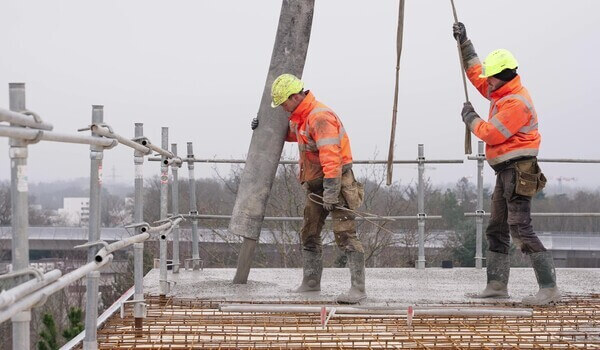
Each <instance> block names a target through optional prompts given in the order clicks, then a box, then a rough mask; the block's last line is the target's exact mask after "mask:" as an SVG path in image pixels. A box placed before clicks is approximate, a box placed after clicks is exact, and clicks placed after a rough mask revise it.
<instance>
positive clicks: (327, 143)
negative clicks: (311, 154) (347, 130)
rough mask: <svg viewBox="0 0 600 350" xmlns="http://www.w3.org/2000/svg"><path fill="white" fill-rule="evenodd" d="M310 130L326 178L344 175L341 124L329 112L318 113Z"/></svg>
mask: <svg viewBox="0 0 600 350" xmlns="http://www.w3.org/2000/svg"><path fill="white" fill-rule="evenodd" d="M310 132H311V136H312V138H313V140H315V143H316V144H317V149H318V150H319V161H320V162H321V167H322V168H323V174H324V177H325V178H338V177H340V176H341V175H342V147H341V144H340V126H339V123H338V122H337V118H336V117H335V116H334V115H332V114H331V113H329V112H322V113H317V114H316V115H315V117H314V119H313V120H312V121H311V123H310Z"/></svg>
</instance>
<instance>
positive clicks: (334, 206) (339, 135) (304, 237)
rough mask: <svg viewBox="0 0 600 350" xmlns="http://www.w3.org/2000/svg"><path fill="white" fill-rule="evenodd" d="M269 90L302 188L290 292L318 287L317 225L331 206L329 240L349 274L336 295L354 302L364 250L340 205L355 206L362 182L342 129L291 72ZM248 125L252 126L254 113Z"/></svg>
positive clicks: (361, 295)
mask: <svg viewBox="0 0 600 350" xmlns="http://www.w3.org/2000/svg"><path fill="white" fill-rule="evenodd" d="M271 95H272V98H273V102H272V104H271V106H272V107H273V108H275V107H278V106H281V107H282V108H283V109H284V110H285V111H286V112H289V113H290V116H289V129H288V132H287V136H286V141H289V142H297V143H298V148H299V151H300V152H299V153H300V159H299V166H300V174H299V179H300V182H301V183H302V185H303V187H304V188H305V189H306V191H307V199H306V204H305V207H304V223H303V226H302V230H301V231H300V239H301V242H302V257H303V279H302V284H301V285H300V286H299V287H298V288H297V289H296V292H308V291H319V290H321V274H322V271H323V259H322V243H321V230H322V228H323V225H324V224H325V218H326V217H327V216H328V215H329V213H330V212H331V214H332V217H333V234H334V237H335V241H336V243H337V245H338V246H339V247H340V249H341V250H342V251H343V252H344V253H345V254H346V256H347V257H348V267H349V269H350V276H351V287H350V290H349V291H348V292H347V293H343V294H341V295H340V296H338V298H337V301H338V302H339V303H347V304H355V303H358V302H360V301H361V300H363V299H365V298H366V292H365V258H364V250H363V246H362V244H361V242H360V240H359V239H358V238H357V236H356V223H355V221H354V218H355V216H354V215H353V214H351V213H350V212H348V211H344V210H342V209H340V208H341V207H345V208H350V209H356V208H358V206H360V204H361V202H362V193H361V191H360V189H361V188H362V185H360V184H359V183H357V181H356V179H355V178H354V173H353V172H352V152H351V150H350V139H349V138H348V134H347V133H346V131H345V129H344V126H343V124H342V122H341V120H340V118H339V117H338V116H337V115H336V114H335V112H334V111H333V110H332V109H331V108H329V107H327V106H326V105H324V104H323V103H321V102H319V101H317V100H316V99H315V96H314V95H313V93H312V92H310V91H304V84H303V83H302V81H301V80H300V79H298V78H297V77H295V76H294V75H292V74H282V75H280V76H279V77H277V79H275V81H274V82H273V85H272V88H271ZM251 126H252V129H255V128H256V127H257V126H258V119H256V118H255V119H254V120H253V121H252V125H251ZM321 198H322V199H321Z"/></svg>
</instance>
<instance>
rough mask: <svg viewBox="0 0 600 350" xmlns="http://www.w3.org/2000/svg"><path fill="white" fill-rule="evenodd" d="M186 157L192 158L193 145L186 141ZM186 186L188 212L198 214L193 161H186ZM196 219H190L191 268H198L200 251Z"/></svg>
mask: <svg viewBox="0 0 600 350" xmlns="http://www.w3.org/2000/svg"><path fill="white" fill-rule="evenodd" d="M187 159H194V146H193V144H192V143H191V142H188V143H187ZM187 164H188V171H189V172H188V174H189V175H188V181H189V184H188V187H189V191H190V192H189V193H190V195H189V198H190V214H192V215H194V214H198V203H197V202H196V177H195V175H194V162H193V161H188V162H187ZM198 241H199V240H198V220H196V219H193V220H192V269H193V270H198V269H199V268H200V264H199V262H200V251H199V247H198V244H199V243H198Z"/></svg>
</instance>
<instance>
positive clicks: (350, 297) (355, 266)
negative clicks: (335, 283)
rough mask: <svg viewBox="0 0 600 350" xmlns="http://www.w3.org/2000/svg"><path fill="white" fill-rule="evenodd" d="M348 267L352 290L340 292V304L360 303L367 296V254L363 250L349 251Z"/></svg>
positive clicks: (338, 298)
mask: <svg viewBox="0 0 600 350" xmlns="http://www.w3.org/2000/svg"><path fill="white" fill-rule="evenodd" d="M346 255H347V256H348V267H349V268H350V290H349V291H347V292H346V293H343V294H340V295H339V296H338V297H337V299H336V302H337V303H338V304H358V303H359V302H361V301H362V300H364V299H366V298H367V293H366V292H365V254H364V253H361V252H347V253H346Z"/></svg>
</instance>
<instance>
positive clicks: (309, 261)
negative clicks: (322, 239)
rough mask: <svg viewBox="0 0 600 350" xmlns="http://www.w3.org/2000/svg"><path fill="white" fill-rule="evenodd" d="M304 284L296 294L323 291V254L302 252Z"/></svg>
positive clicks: (297, 289)
mask: <svg viewBox="0 0 600 350" xmlns="http://www.w3.org/2000/svg"><path fill="white" fill-rule="evenodd" d="M302 260H303V263H304V266H303V268H302V275H303V277H302V284H301V285H300V287H298V288H296V289H295V290H294V292H296V293H302V292H314V291H320V290H321V274H322V273H323V256H322V254H321V252H311V251H308V250H303V251H302Z"/></svg>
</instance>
